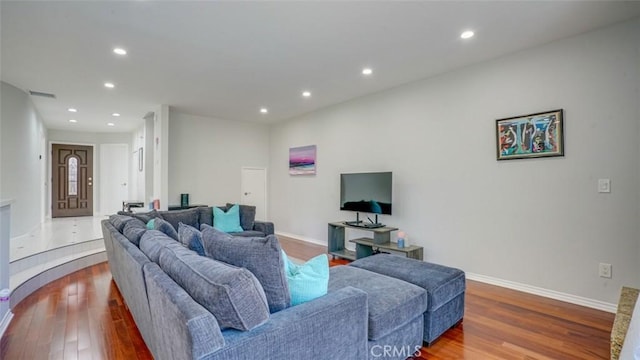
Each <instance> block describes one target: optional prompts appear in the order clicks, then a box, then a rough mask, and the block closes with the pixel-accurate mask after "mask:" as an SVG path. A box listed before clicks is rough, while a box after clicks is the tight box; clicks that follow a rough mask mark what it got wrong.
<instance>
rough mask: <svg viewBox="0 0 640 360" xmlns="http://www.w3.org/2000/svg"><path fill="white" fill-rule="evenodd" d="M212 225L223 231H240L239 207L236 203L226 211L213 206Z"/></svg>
mask: <svg viewBox="0 0 640 360" xmlns="http://www.w3.org/2000/svg"><path fill="white" fill-rule="evenodd" d="M213 227H214V228H216V229H218V230H220V231H224V232H226V233H230V232H241V231H242V226H240V207H239V206H238V204H236V205H233V206H232V207H231V208H229V210H227V212H224V211H223V210H222V209H219V208H218V207H214V208H213Z"/></svg>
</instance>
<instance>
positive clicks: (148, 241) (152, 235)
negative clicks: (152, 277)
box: [140, 230, 184, 264]
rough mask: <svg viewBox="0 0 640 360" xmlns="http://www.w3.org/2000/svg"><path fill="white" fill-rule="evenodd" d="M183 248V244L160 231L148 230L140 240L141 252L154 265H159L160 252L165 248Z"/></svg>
mask: <svg viewBox="0 0 640 360" xmlns="http://www.w3.org/2000/svg"><path fill="white" fill-rule="evenodd" d="M167 245H168V246H181V247H184V246H183V245H182V244H181V243H179V242H177V241H175V240H174V239H172V238H170V237H169V236H167V234H165V233H163V232H162V231H158V230H147V231H146V232H145V233H144V234H143V235H142V237H141V238H140V250H141V251H142V252H143V253H144V254H145V255H147V257H148V258H149V259H150V260H151V261H153V262H154V263H156V264H157V263H158V260H159V258H160V250H161V249H162V248H163V247H165V246H167Z"/></svg>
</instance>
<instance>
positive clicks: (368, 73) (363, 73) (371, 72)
mask: <svg viewBox="0 0 640 360" xmlns="http://www.w3.org/2000/svg"><path fill="white" fill-rule="evenodd" d="M371 74H373V70H371V68H364V69H362V75H371Z"/></svg>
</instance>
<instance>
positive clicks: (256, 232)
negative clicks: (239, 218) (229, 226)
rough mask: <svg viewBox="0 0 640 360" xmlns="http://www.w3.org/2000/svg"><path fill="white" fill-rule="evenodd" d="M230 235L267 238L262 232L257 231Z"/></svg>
mask: <svg viewBox="0 0 640 360" xmlns="http://www.w3.org/2000/svg"><path fill="white" fill-rule="evenodd" d="M229 235H231V236H244V237H265V236H267V235H266V234H265V233H263V232H262V231H256V230H248V231H240V232H232V233H229Z"/></svg>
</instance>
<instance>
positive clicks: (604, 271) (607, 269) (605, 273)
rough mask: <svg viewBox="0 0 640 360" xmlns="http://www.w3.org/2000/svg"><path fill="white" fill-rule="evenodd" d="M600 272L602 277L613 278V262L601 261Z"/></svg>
mask: <svg viewBox="0 0 640 360" xmlns="http://www.w3.org/2000/svg"><path fill="white" fill-rule="evenodd" d="M598 273H599V274H600V277H602V278H607V279H611V264H606V263H600V266H599V267H598Z"/></svg>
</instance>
